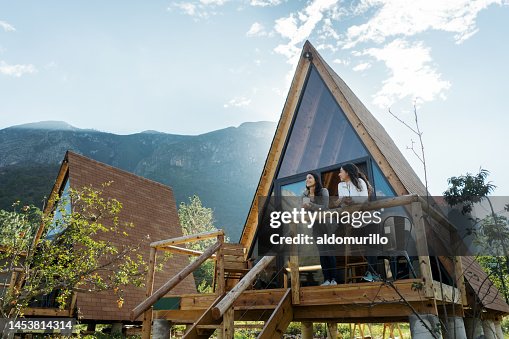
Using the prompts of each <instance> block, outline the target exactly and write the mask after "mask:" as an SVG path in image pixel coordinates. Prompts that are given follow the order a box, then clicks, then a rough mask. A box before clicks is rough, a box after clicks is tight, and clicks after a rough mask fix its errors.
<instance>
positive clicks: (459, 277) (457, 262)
mask: <svg viewBox="0 0 509 339" xmlns="http://www.w3.org/2000/svg"><path fill="white" fill-rule="evenodd" d="M454 273H455V276H456V286H458V288H459V290H460V293H461V302H462V304H463V305H464V306H466V305H468V300H467V288H466V285H465V276H464V274H465V271H464V270H463V262H462V260H461V257H454Z"/></svg>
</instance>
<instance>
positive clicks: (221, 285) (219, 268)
mask: <svg viewBox="0 0 509 339" xmlns="http://www.w3.org/2000/svg"><path fill="white" fill-rule="evenodd" d="M217 241H218V242H219V243H220V244H221V247H219V250H218V251H217V257H216V269H215V271H216V276H215V277H214V280H215V281H216V283H217V285H216V294H217V295H223V294H224V293H225V292H226V278H225V276H224V251H223V248H224V235H219V236H217Z"/></svg>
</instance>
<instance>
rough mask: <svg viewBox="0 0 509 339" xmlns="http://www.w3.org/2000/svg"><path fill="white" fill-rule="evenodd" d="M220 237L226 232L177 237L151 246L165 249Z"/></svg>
mask: <svg viewBox="0 0 509 339" xmlns="http://www.w3.org/2000/svg"><path fill="white" fill-rule="evenodd" d="M218 235H224V231H223V230H214V231H208V232H202V233H196V234H190V235H184V236H182V237H177V238H171V239H166V240H159V241H154V242H153V243H151V244H150V246H151V247H165V246H169V245H178V244H184V243H186V242H194V241H200V240H205V239H211V238H215V237H217V236H218Z"/></svg>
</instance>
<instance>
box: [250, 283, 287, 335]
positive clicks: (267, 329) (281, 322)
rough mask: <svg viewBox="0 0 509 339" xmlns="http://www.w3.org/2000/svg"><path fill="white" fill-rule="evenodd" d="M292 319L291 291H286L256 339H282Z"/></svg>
mask: <svg viewBox="0 0 509 339" xmlns="http://www.w3.org/2000/svg"><path fill="white" fill-rule="evenodd" d="M292 319H293V309H292V295H291V289H287V290H286V293H285V294H284V296H283V297H282V298H281V301H280V302H279V303H278V305H277V307H276V309H275V310H274V312H273V313H272V315H271V316H270V318H269V320H268V321H267V322H266V323H265V326H264V327H263V329H262V331H261V332H260V334H259V335H258V337H257V338H258V339H276V338H282V337H283V334H284V333H285V331H286V328H287V327H288V325H289V324H290V322H291V321H292Z"/></svg>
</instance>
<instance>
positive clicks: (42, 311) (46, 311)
mask: <svg viewBox="0 0 509 339" xmlns="http://www.w3.org/2000/svg"><path fill="white" fill-rule="evenodd" d="M23 314H24V315H25V316H27V315H33V316H44V317H69V310H67V309H63V310H61V309H59V308H38V307H28V308H24V309H23Z"/></svg>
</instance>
